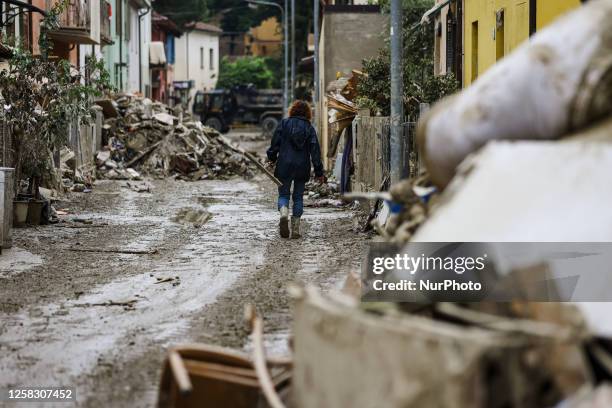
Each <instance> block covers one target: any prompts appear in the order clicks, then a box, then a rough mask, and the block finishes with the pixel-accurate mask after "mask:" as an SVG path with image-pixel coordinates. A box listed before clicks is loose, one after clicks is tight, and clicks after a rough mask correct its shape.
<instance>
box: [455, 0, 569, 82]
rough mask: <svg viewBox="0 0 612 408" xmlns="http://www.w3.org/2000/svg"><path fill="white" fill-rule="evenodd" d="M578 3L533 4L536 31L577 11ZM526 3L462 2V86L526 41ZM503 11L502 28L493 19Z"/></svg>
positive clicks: (541, 0) (562, 0) (551, 1)
mask: <svg viewBox="0 0 612 408" xmlns="http://www.w3.org/2000/svg"><path fill="white" fill-rule="evenodd" d="M579 5H580V0H537V3H536V7H537V11H536V29H541V28H542V27H545V26H546V25H548V24H550V23H551V22H552V21H554V20H555V19H556V18H557V17H559V16H560V15H561V14H563V13H565V12H567V11H569V10H571V9H573V8H575V7H578V6H579ZM529 6H530V1H529V0H465V1H464V9H463V13H464V20H463V21H464V24H463V27H464V29H463V35H464V37H463V50H464V54H463V84H464V86H468V85H469V84H471V83H472V82H473V81H474V80H475V79H476V78H477V77H478V76H480V75H481V74H482V73H483V72H485V71H486V70H487V69H488V68H490V67H491V66H492V65H493V64H495V62H497V61H498V60H499V59H501V58H503V56H504V55H507V54H508V53H510V52H511V51H512V50H513V49H515V48H516V47H518V46H519V45H520V44H521V43H522V42H523V41H525V40H527V39H528V38H529V13H530V10H529V8H530V7H529ZM500 10H503V13H504V24H503V27H502V29H501V30H500V29H498V28H497V24H496V15H497V13H498V12H499V11H500Z"/></svg>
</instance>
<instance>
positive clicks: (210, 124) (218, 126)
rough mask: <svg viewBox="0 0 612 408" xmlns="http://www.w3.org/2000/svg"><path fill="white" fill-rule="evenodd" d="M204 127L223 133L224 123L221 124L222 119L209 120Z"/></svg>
mask: <svg viewBox="0 0 612 408" xmlns="http://www.w3.org/2000/svg"><path fill="white" fill-rule="evenodd" d="M204 125H205V126H208V127H211V128H213V129H215V130H216V131H217V132H221V130H222V129H223V123H221V119H219V118H214V117H213V118H208V119H206V122H204Z"/></svg>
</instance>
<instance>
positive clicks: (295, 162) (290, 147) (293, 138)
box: [267, 100, 325, 238]
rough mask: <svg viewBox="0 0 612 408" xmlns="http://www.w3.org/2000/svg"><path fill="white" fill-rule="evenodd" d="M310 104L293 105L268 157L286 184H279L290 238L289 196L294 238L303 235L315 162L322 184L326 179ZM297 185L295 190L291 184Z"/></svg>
mask: <svg viewBox="0 0 612 408" xmlns="http://www.w3.org/2000/svg"><path fill="white" fill-rule="evenodd" d="M311 119H312V111H311V110H310V106H309V105H308V104H307V103H306V102H304V101H300V100H296V101H295V102H293V104H292V105H291V108H289V117H288V118H286V119H283V120H282V121H281V122H280V124H279V125H278V127H277V128H276V131H275V132H274V136H273V137H272V143H271V145H270V148H269V149H268V152H267V153H268V160H269V161H270V162H271V163H273V164H274V163H275V164H276V170H275V171H274V175H275V176H276V178H278V179H279V180H280V181H281V182H282V183H283V185H282V186H280V187H278V210H279V212H280V223H279V229H280V235H281V237H283V238H289V198H290V197H291V198H292V200H293V214H292V217H291V238H299V237H300V236H301V235H300V217H301V216H302V214H303V213H304V187H305V185H306V182H307V181H308V180H309V179H310V167H311V163H312V166H313V167H314V173H315V177H316V179H317V181H318V182H319V183H324V182H325V176H324V175H323V164H322V163H321V148H320V147H319V140H318V139H317V132H316V131H315V129H314V128H313V127H312V125H311V124H310V120H311ZM292 184H293V192H292V191H291V186H292Z"/></svg>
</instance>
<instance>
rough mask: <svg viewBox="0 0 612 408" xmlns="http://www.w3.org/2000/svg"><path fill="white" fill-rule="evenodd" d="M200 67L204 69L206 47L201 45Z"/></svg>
mask: <svg viewBox="0 0 612 408" xmlns="http://www.w3.org/2000/svg"><path fill="white" fill-rule="evenodd" d="M200 69H204V47H200Z"/></svg>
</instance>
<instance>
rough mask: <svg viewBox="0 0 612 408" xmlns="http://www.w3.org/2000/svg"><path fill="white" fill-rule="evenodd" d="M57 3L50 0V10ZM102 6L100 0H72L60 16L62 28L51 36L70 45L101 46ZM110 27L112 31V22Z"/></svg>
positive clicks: (54, 0) (50, 34)
mask: <svg viewBox="0 0 612 408" xmlns="http://www.w3.org/2000/svg"><path fill="white" fill-rule="evenodd" d="M57 2H58V0H49V1H48V2H47V4H48V8H50V7H51V6H52V5H53V4H55V3H57ZM100 6H101V2H100V0H70V1H69V2H68V5H67V7H66V9H65V10H64V11H63V12H62V14H61V15H60V18H59V20H60V21H59V24H60V28H59V29H58V30H54V31H51V32H50V33H49V36H50V37H51V38H52V39H53V40H55V41H60V42H65V43H70V44H100V26H101V19H100V9H101V7H100ZM107 11H108V9H107ZM108 25H109V31H110V22H108ZM109 37H110V36H109Z"/></svg>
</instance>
